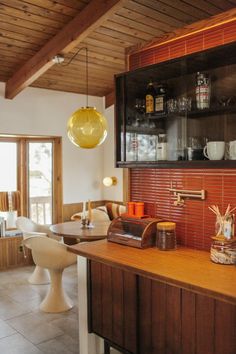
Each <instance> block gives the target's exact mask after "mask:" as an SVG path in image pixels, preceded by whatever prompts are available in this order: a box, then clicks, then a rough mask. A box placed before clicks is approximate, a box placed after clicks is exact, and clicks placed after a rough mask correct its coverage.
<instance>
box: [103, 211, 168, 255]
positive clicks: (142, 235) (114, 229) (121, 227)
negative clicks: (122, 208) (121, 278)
mask: <svg viewBox="0 0 236 354" xmlns="http://www.w3.org/2000/svg"><path fill="white" fill-rule="evenodd" d="M160 221H162V219H158V218H149V217H148V218H140V219H135V218H129V217H128V216H126V217H124V216H119V217H118V218H116V219H114V220H113V221H112V222H111V224H110V226H109V228H108V231H107V239H108V241H111V242H116V243H120V244H122V245H126V246H132V247H137V248H147V247H153V246H154V245H155V242H156V231H157V223H158V222H160Z"/></svg>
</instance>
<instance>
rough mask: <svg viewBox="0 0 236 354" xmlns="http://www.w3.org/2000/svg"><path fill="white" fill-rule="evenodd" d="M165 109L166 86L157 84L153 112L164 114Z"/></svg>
mask: <svg viewBox="0 0 236 354" xmlns="http://www.w3.org/2000/svg"><path fill="white" fill-rule="evenodd" d="M166 109H167V87H166V85H164V84H160V85H158V86H157V90H156V96H155V113H157V114H165V113H166Z"/></svg>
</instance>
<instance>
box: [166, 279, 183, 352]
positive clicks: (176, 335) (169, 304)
mask: <svg viewBox="0 0 236 354" xmlns="http://www.w3.org/2000/svg"><path fill="white" fill-rule="evenodd" d="M165 330H166V350H165V353H166V354H173V353H175V354H181V330H182V329H181V290H180V288H177V287H174V286H170V285H167V286H166V328H165Z"/></svg>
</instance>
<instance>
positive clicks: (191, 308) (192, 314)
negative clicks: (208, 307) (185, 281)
mask: <svg viewBox="0 0 236 354" xmlns="http://www.w3.org/2000/svg"><path fill="white" fill-rule="evenodd" d="M195 297H196V295H195V294H194V293H192V292H190V291H187V290H184V289H182V301H181V309H182V314H181V317H182V320H181V323H182V331H181V348H182V351H181V354H195V347H196V341H195V335H193V334H194V333H195V332H196V301H195Z"/></svg>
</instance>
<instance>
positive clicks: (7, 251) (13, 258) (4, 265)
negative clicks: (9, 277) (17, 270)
mask: <svg viewBox="0 0 236 354" xmlns="http://www.w3.org/2000/svg"><path fill="white" fill-rule="evenodd" d="M22 240H23V237H22V236H16V237H0V269H8V268H14V267H19V266H25V265H32V264H33V259H32V256H31V251H30V250H29V249H28V248H25V255H26V257H24V252H23V251H22V250H20V246H21V245H22Z"/></svg>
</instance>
